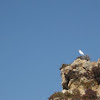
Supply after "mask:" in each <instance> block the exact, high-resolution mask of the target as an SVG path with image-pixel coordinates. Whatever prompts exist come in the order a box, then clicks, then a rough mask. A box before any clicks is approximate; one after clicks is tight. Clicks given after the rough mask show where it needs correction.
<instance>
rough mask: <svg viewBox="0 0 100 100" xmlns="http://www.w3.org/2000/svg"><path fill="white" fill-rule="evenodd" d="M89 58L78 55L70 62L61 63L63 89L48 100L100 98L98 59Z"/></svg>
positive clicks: (99, 61) (98, 99)
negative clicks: (92, 60) (93, 60)
mask: <svg viewBox="0 0 100 100" xmlns="http://www.w3.org/2000/svg"><path fill="white" fill-rule="evenodd" d="M84 58H85V59H84ZM89 60H90V58H89V57H88V56H87V57H86V56H85V57H84V56H80V57H78V58H77V59H76V60H75V61H74V62H73V63H72V64H63V65H62V67H61V68H60V70H61V78H62V83H61V85H62V88H63V90H62V92H56V93H54V94H53V95H51V96H50V97H49V100H100V59H99V60H98V61H97V62H90V61H89Z"/></svg>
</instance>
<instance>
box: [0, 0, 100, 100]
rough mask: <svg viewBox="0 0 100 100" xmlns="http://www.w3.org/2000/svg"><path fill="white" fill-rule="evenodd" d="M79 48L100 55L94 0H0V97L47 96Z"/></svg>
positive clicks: (35, 99)
mask: <svg viewBox="0 0 100 100" xmlns="http://www.w3.org/2000/svg"><path fill="white" fill-rule="evenodd" d="M79 49H81V50H82V51H83V52H84V53H85V54H88V55H89V56H90V57H91V59H92V61H97V60H98V59H99V57H100V55H99V54H100V0H95V1H94V0H0V100H48V99H47V98H48V97H49V96H50V95H51V94H53V93H54V92H57V91H61V90H62V87H61V77H60V70H59V68H60V67H61V65H62V64H63V63H66V64H69V63H72V62H73V61H74V60H75V59H76V58H77V57H78V56H80V54H79V53H78V50H79Z"/></svg>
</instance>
